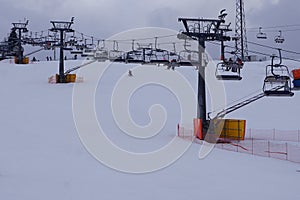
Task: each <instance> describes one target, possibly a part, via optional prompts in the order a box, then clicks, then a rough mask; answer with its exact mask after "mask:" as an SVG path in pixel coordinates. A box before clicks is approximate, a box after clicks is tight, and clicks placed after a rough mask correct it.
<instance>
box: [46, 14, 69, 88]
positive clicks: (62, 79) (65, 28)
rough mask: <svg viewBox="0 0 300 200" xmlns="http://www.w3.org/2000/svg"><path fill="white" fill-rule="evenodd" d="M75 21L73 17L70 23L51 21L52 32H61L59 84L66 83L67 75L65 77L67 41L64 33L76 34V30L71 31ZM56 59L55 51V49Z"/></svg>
mask: <svg viewBox="0 0 300 200" xmlns="http://www.w3.org/2000/svg"><path fill="white" fill-rule="evenodd" d="M73 21H74V17H72V19H71V21H70V22H64V21H51V24H52V25H53V28H51V29H50V31H53V32H59V34H60V44H59V70H58V76H59V83H66V75H65V68H64V46H65V45H64V39H65V38H64V33H70V32H74V30H73V29H71V26H72V24H73ZM54 59H55V49H54Z"/></svg>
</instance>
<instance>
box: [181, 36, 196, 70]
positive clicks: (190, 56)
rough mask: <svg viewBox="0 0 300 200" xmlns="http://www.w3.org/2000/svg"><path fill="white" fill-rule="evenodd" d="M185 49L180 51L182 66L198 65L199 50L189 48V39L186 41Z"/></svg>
mask: <svg viewBox="0 0 300 200" xmlns="http://www.w3.org/2000/svg"><path fill="white" fill-rule="evenodd" d="M183 46H184V50H182V51H180V52H179V62H178V64H179V65H180V66H198V65H199V64H200V63H199V52H198V51H193V50H190V49H188V48H187V47H189V46H190V45H189V44H188V43H187V40H185V41H184V45H183Z"/></svg>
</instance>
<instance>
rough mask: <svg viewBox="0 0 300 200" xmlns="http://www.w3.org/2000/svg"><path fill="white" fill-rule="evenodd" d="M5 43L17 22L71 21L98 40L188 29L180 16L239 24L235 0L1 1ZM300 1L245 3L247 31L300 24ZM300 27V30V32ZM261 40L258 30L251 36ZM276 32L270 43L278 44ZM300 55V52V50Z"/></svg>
mask: <svg viewBox="0 0 300 200" xmlns="http://www.w3.org/2000/svg"><path fill="white" fill-rule="evenodd" d="M0 3H1V4H0V5H1V7H0V40H2V39H3V38H4V37H6V36H7V33H9V31H10V28H11V23H12V22H18V21H19V20H22V21H23V19H24V18H26V19H28V20H29V26H28V28H29V30H30V31H33V32H36V31H41V30H47V29H49V28H51V24H50V20H70V19H71V17H73V16H74V17H75V24H74V26H73V28H74V29H75V30H77V31H79V32H84V33H86V34H88V35H93V36H96V37H98V38H107V37H110V36H111V35H113V34H116V33H118V32H121V31H125V30H128V29H132V28H141V27H148V26H155V27H164V28H170V29H174V30H180V29H182V25H181V24H180V23H178V21H177V19H178V17H204V18H215V17H217V16H218V14H219V11H220V10H221V9H223V8H226V9H227V12H228V17H227V22H228V23H229V22H232V28H234V23H235V0H184V1H179V0H47V1H45V0H22V1H20V0H0ZM299 8H300V2H299V1H295V0H245V9H246V18H247V27H249V28H250V27H259V26H262V27H267V26H278V25H286V24H300V22H298V19H299V16H300V14H299V11H298V9H299ZM298 28H299V27H298ZM299 32H300V31H298V32H288V33H284V34H285V38H286V43H285V44H284V45H283V47H284V48H287V49H289V50H294V51H297V50H298V48H299V47H298V46H299V42H298V40H297V36H298V34H299ZM247 35H248V38H249V40H251V41H253V40H254V41H255V40H256V38H255V35H256V32H255V30H252V31H249V32H248V34H247ZM275 35H276V33H270V40H269V41H264V42H265V43H266V44H272V45H275V44H274V41H272V40H273V38H274V36H275ZM299 51H300V50H299Z"/></svg>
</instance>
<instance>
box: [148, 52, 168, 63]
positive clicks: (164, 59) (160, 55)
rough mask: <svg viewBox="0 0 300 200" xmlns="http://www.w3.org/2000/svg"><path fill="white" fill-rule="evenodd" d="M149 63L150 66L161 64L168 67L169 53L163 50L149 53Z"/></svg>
mask: <svg viewBox="0 0 300 200" xmlns="http://www.w3.org/2000/svg"><path fill="white" fill-rule="evenodd" d="M150 63H151V64H158V65H159V64H163V65H168V64H169V63H170V61H169V52H168V51H167V50H164V49H154V50H152V51H151V55H150Z"/></svg>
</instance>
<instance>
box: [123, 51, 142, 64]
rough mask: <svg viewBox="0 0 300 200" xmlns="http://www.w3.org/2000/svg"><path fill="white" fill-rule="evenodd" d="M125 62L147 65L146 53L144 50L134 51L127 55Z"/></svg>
mask: <svg viewBox="0 0 300 200" xmlns="http://www.w3.org/2000/svg"><path fill="white" fill-rule="evenodd" d="M125 62H127V63H140V64H144V63H145V53H144V50H143V49H141V50H132V51H129V52H127V53H126V58H125Z"/></svg>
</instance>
